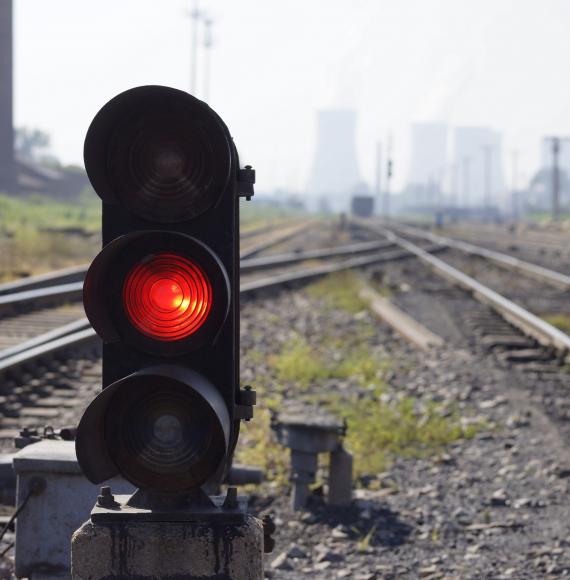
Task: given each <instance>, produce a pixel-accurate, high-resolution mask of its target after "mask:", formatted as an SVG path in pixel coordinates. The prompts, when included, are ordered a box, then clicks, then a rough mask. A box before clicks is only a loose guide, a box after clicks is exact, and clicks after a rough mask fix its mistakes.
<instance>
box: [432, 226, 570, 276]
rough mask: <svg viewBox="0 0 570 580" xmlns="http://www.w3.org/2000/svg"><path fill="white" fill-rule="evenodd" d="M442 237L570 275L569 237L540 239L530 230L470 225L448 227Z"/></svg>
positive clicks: (557, 236) (542, 235)
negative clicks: (510, 229)
mask: <svg viewBox="0 0 570 580" xmlns="http://www.w3.org/2000/svg"><path fill="white" fill-rule="evenodd" d="M443 233H444V234H445V235H446V236H449V237H451V238H454V239H456V240H461V241H464V242H468V243H473V244H476V245H479V246H484V247H485V248H487V249H489V250H495V251H498V252H503V253H507V254H510V255H512V256H514V257H516V258H520V259H523V260H525V261H527V262H531V263H533V264H536V265H538V266H543V267H546V268H550V269H553V270H557V271H559V272H562V273H564V274H567V275H568V274H570V235H566V236H564V235H561V234H560V235H556V236H546V237H545V236H544V234H540V235H537V234H534V235H533V232H532V231H526V232H518V231H512V232H511V231H509V232H507V231H503V230H499V229H497V228H482V227H474V226H469V227H466V226H462V227H459V226H456V227H448V228H445V229H444V230H443Z"/></svg>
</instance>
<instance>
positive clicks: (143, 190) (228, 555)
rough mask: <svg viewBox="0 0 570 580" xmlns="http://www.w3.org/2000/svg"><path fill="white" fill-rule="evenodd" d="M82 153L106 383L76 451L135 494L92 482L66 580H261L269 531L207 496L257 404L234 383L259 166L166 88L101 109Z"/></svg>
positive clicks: (209, 118) (239, 506) (99, 473)
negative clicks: (247, 212) (249, 214)
mask: <svg viewBox="0 0 570 580" xmlns="http://www.w3.org/2000/svg"><path fill="white" fill-rule="evenodd" d="M84 157H85V167H86V170H87V174H88V176H89V179H90V181H91V183H92V185H93V187H94V189H95V191H96V192H97V194H98V195H99V197H101V199H102V201H103V249H102V251H101V252H100V253H99V255H98V256H97V257H96V258H95V260H94V261H93V263H92V264H91V266H90V268H89V271H88V273H87V275H86V278H85V285H84V306H85V311H86V313H87V316H88V318H89V320H90V322H91V324H92V325H93V327H94V329H95V330H96V331H97V333H98V334H99V335H100V337H101V338H102V339H103V385H102V386H103V389H102V391H101V393H99V395H98V396H97V397H96V398H95V399H94V400H93V401H92V403H91V404H90V405H89V406H88V408H87V409H86V411H85V413H84V415H83V417H82V419H81V421H80V424H79V427H78V431H77V439H76V451H77V458H78V461H79V464H80V466H81V468H82V470H83V473H84V474H85V476H86V477H87V478H88V479H89V480H90V481H92V482H93V483H104V482H105V481H106V480H108V479H110V478H112V477H115V476H121V477H123V478H124V479H125V480H127V481H129V482H130V483H132V484H133V485H134V486H136V487H137V488H138V489H137V491H136V492H135V493H134V494H133V495H132V496H114V495H113V491H112V489H110V488H109V487H105V486H103V487H102V488H101V494H100V495H99V497H98V498H97V503H96V505H95V507H94V508H93V511H92V512H91V518H90V520H89V521H88V522H86V523H85V524H84V525H83V526H82V527H81V528H80V529H79V530H77V531H76V533H75V534H74V536H73V539H72V575H73V578H76V579H78V580H79V579H84V578H85V579H87V578H89V579H97V578H130V577H133V578H134V577H136V578H140V579H142V578H201V579H207V578H216V579H220V580H221V579H235V580H241V579H252V580H253V579H256V580H257V579H260V578H262V577H263V558H262V556H263V548H264V530H263V526H262V523H261V522H260V521H259V520H257V519H256V518H253V517H252V516H250V515H248V514H247V512H246V505H245V502H244V501H243V500H242V499H241V498H239V497H238V496H237V490H236V488H229V489H228V491H227V494H226V495H224V496H219V495H211V492H213V491H214V492H215V491H217V490H218V489H219V486H220V484H221V483H222V482H223V480H224V477H225V476H226V474H227V473H228V471H229V469H230V466H231V462H232V456H233V452H234V449H235V445H236V443H237V438H238V434H239V426H240V422H241V421H242V420H249V419H251V417H252V415H253V405H254V404H255V392H254V391H252V390H251V389H244V390H242V389H241V388H240V386H239V210H238V202H239V197H240V196H244V197H247V198H249V197H250V196H251V195H253V183H254V181H255V173H254V172H253V170H252V169H251V168H250V167H249V166H248V167H246V168H245V169H240V167H239V159H238V155H237V151H236V148H235V145H234V143H233V140H232V138H231V135H230V133H229V130H228V128H227V127H226V125H225V124H224V122H223V121H222V119H221V118H220V117H219V116H218V115H217V114H216V113H215V112H214V111H213V110H212V109H210V108H209V107H208V105H206V104H205V103H203V102H202V101H199V100H198V99H196V98H194V97H192V96H191V95H189V94H187V93H184V92H182V91H178V90H175V89H171V88H167V87H161V86H144V87H138V88H135V89H131V90H129V91H126V92H124V93H121V94H120V95H118V96H116V97H115V98H114V99H112V100H111V101H109V102H108V103H107V104H106V105H105V106H104V107H103V108H102V109H101V110H100V111H99V113H98V114H97V115H96V116H95V118H94V120H93V122H92V124H91V126H90V127H89V130H88V132H87V136H86V139H85V149H84ZM94 499H95V498H94ZM267 544H269V542H267Z"/></svg>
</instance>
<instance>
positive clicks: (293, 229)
mask: <svg viewBox="0 0 570 580" xmlns="http://www.w3.org/2000/svg"><path fill="white" fill-rule="evenodd" d="M314 223H315V222H314V220H306V221H304V222H302V223H300V224H296V225H293V226H292V225H289V227H288V228H279V230H278V231H277V232H276V234H275V235H274V236H272V237H271V238H269V239H266V240H262V241H260V242H258V243H255V244H252V245H251V246H249V247H248V248H244V249H243V250H240V253H239V257H240V259H244V258H251V257H252V256H255V255H256V254H259V253H260V252H263V251H264V250H267V249H269V248H271V247H273V246H276V245H277V244H280V243H282V242H286V241H287V240H290V239H291V238H294V237H295V236H297V235H299V234H300V233H302V232H304V231H305V230H306V229H307V228H309V227H311V226H312V225H313V224H314ZM283 230H284V231H283Z"/></svg>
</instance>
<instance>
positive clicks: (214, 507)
mask: <svg viewBox="0 0 570 580" xmlns="http://www.w3.org/2000/svg"><path fill="white" fill-rule="evenodd" d="M131 497H132V496H130V495H115V496H114V501H115V502H116V505H115V506H114V507H104V506H101V505H99V504H95V506H94V507H93V509H92V510H91V521H92V522H93V523H97V524H112V523H142V522H212V523H216V522H219V523H243V522H244V521H245V518H246V515H247V503H248V497H247V496H236V497H235V498H234V501H232V502H230V505H228V501H227V496H225V495H222V496H217V495H216V496H209V499H210V502H208V503H204V504H202V505H200V504H198V505H192V506H188V507H186V508H182V509H180V508H177V509H152V508H150V507H140V506H139V507H134V506H131V505H129V500H130V499H131Z"/></svg>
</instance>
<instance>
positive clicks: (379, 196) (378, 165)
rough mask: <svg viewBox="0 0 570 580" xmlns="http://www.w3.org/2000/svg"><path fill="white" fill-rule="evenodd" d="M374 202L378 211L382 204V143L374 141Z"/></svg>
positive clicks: (378, 211)
mask: <svg viewBox="0 0 570 580" xmlns="http://www.w3.org/2000/svg"><path fill="white" fill-rule="evenodd" d="M375 193H376V203H377V204H378V209H377V210H376V211H377V213H380V207H381V205H382V143H381V142H380V141H377V142H376V192H375Z"/></svg>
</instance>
